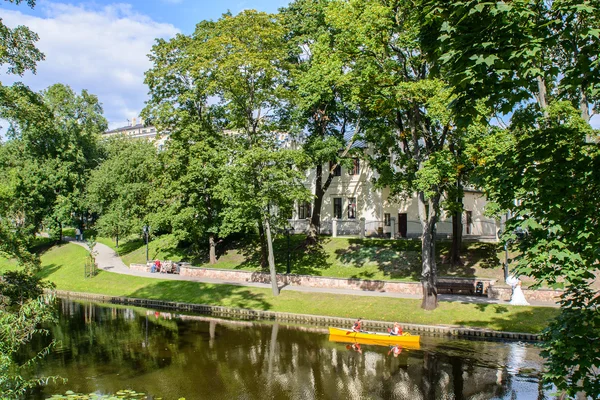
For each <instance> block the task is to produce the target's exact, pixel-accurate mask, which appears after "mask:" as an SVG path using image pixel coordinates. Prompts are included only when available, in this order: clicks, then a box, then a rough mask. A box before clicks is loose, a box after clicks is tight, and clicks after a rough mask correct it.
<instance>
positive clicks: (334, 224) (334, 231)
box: [331, 219, 338, 237]
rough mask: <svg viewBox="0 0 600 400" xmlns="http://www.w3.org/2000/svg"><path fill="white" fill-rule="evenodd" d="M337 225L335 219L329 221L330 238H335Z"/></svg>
mask: <svg viewBox="0 0 600 400" xmlns="http://www.w3.org/2000/svg"><path fill="white" fill-rule="evenodd" d="M337 223H338V220H337V219H333V220H332V221H331V236H333V237H337Z"/></svg>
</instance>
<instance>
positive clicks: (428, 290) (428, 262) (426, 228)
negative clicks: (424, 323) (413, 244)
mask: <svg viewBox="0 0 600 400" xmlns="http://www.w3.org/2000/svg"><path fill="white" fill-rule="evenodd" d="M417 197H418V208H419V219H420V220H421V227H422V228H423V235H422V236H421V259H422V260H421V262H422V268H421V285H422V286H423V302H422V303H421V308H423V309H425V310H434V309H436V308H437V268H436V264H435V225H436V221H437V206H438V204H437V203H438V201H434V202H432V201H429V215H427V213H426V211H425V194H424V193H423V192H419V193H418V196H417Z"/></svg>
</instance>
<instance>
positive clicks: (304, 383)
mask: <svg viewBox="0 0 600 400" xmlns="http://www.w3.org/2000/svg"><path fill="white" fill-rule="evenodd" d="M51 331H52V335H53V336H54V337H55V338H56V339H58V340H60V341H61V344H60V345H59V347H58V348H57V350H56V351H55V352H54V353H53V354H52V355H51V356H49V357H48V358H47V359H46V360H45V361H44V362H43V363H42V364H40V367H39V373H40V374H45V375H61V376H63V377H66V378H68V379H69V382H68V383H67V384H66V385H50V386H48V387H46V388H44V389H43V390H40V391H38V392H36V393H33V394H32V395H31V398H35V399H38V398H39V399H42V398H45V397H44V396H46V397H48V395H50V394H53V393H61V392H62V393H64V392H65V391H66V390H74V391H76V392H81V393H89V392H93V391H100V392H102V393H106V392H116V391H117V390H120V389H133V390H136V391H138V392H145V393H149V394H151V395H152V396H156V397H162V398H164V399H178V398H180V397H185V398H186V399H188V400H190V399H264V398H270V399H288V398H291V399H340V398H343V399H364V398H368V399H492V398H496V399H513V398H518V399H543V398H546V397H545V396H548V395H547V394H545V393H544V392H543V391H542V389H541V386H540V384H539V379H538V375H539V370H540V367H541V359H540V357H539V354H538V350H537V349H536V348H534V347H533V346H531V345H525V344H521V343H500V342H483V341H481V342H473V341H463V340H450V339H441V338H429V337H422V338H421V348H420V349H415V348H412V349H411V348H406V347H403V346H398V347H395V346H378V345H370V344H365V343H343V342H336V341H329V337H328V335H324V334H321V333H314V332H310V331H308V329H307V328H303V327H294V326H286V325H281V324H277V323H274V324H273V323H271V324H267V323H251V322H247V321H229V320H220V319H215V318H208V317H203V316H191V315H175V314H173V313H165V312H158V311H153V310H152V311H151V310H147V309H142V308H131V307H115V306H105V305H97V304H93V303H77V302H68V301H63V302H62V303H61V317H60V320H59V323H58V325H56V326H54V327H52V328H51ZM38 340H40V342H38V343H34V344H33V345H32V347H31V349H29V351H31V352H33V351H35V349H36V347H39V346H42V345H43V342H42V341H43V340H48V339H47V338H46V339H38Z"/></svg>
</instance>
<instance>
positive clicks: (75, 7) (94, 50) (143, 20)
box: [0, 0, 600, 137]
mask: <svg viewBox="0 0 600 400" xmlns="http://www.w3.org/2000/svg"><path fill="white" fill-rule="evenodd" d="M288 2H289V0H216V1H214V0H130V1H127V0H124V1H122V2H113V1H110V0H109V1H101V0H97V1H78V0H56V1H55V0H37V2H36V6H35V8H34V9H31V8H29V7H28V6H27V4H26V2H22V3H21V4H20V5H19V6H17V5H14V4H11V3H8V2H6V1H2V0H0V18H2V20H3V22H4V24H6V25H7V26H9V27H11V28H12V27H15V26H17V25H26V26H28V27H29V28H30V29H31V30H33V31H34V32H36V33H37V34H38V35H39V37H40V40H39V42H38V43H37V47H38V48H39V49H40V50H41V51H42V52H43V53H44V54H45V56H46V59H45V61H42V62H40V63H39V64H38V68H37V74H35V75H34V74H32V73H30V72H27V73H26V74H25V75H24V76H23V77H19V76H11V75H6V70H5V69H4V70H0V82H2V84H4V85H9V84H11V83H13V82H15V81H21V82H23V83H25V84H26V85H28V86H29V87H31V88H32V89H33V90H36V91H40V90H43V89H45V88H47V87H48V86H50V85H52V84H54V83H64V84H67V85H69V86H71V87H72V88H73V89H74V90H75V91H77V92H80V91H81V90H82V89H87V90H88V91H89V92H90V93H93V94H95V95H97V96H98V98H99V99H100V102H101V103H102V105H103V107H104V115H105V117H106V118H107V120H108V122H109V127H110V128H116V127H119V126H125V125H127V124H128V121H131V120H132V119H133V118H136V117H138V116H139V114H140V111H141V110H142V108H143V107H144V101H145V100H146V99H147V98H148V94H147V92H148V89H147V87H146V86H145V85H144V72H145V71H147V70H148V69H149V68H150V67H151V63H150V61H149V60H148V57H147V55H148V53H149V52H150V49H151V47H152V44H153V43H154V41H155V39H156V38H164V39H168V38H171V37H173V36H175V35H176V34H177V33H184V34H190V33H192V32H193V31H194V27H195V25H196V24H197V23H198V22H200V21H202V20H206V19H212V20H216V19H218V18H219V17H220V16H221V15H222V14H223V13H225V12H227V11H231V12H232V13H233V14H237V13H239V12H240V11H242V10H244V9H256V10H260V11H266V12H276V11H277V10H278V9H279V8H281V7H284V6H286V5H287V4H288ZM0 126H3V127H4V128H6V121H0ZM592 126H594V127H595V128H600V116H595V117H594V118H593V119H592ZM3 130H4V129H0V137H1V134H2V131H3Z"/></svg>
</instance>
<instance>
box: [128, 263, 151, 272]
mask: <svg viewBox="0 0 600 400" xmlns="http://www.w3.org/2000/svg"><path fill="white" fill-rule="evenodd" d="M129 268H130V269H133V270H135V271H142V272H150V268H151V267H149V266H148V265H146V264H129Z"/></svg>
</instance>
